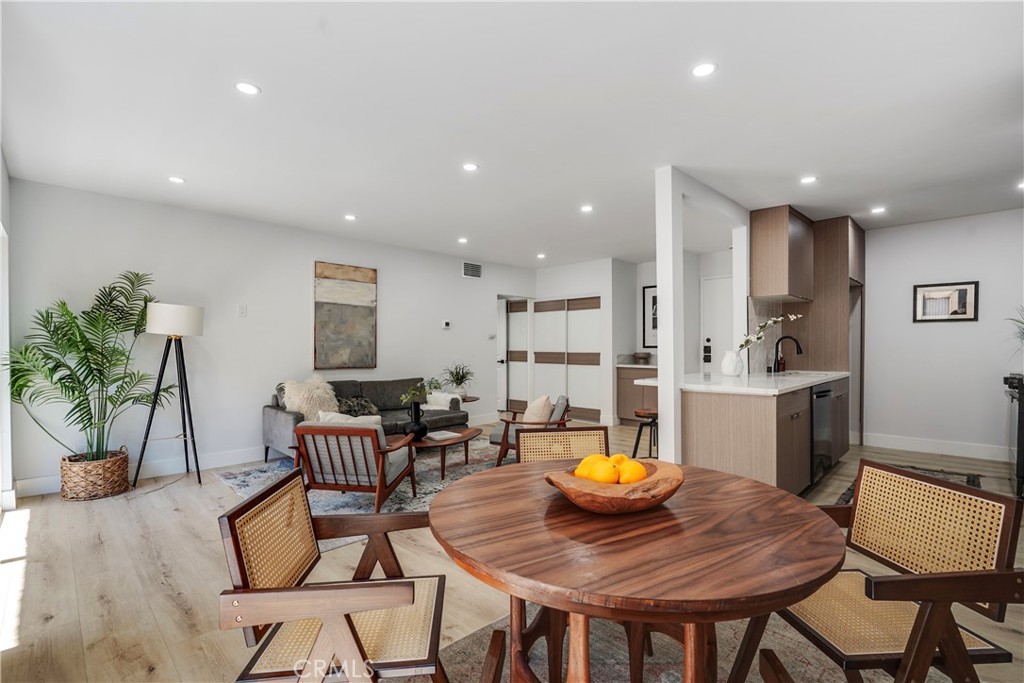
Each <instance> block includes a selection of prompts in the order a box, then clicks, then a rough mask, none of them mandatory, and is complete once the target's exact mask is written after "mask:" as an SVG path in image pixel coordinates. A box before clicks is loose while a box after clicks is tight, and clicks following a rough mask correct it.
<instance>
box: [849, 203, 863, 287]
mask: <svg viewBox="0 0 1024 683" xmlns="http://www.w3.org/2000/svg"><path fill="white" fill-rule="evenodd" d="M849 231H850V241H849V245H848V246H849V249H850V280H852V281H853V282H855V283H856V284H858V285H862V284H864V228H862V227H860V226H859V225H857V224H856V223H855V222H854V220H853V219H852V218H851V219H850V228H849Z"/></svg>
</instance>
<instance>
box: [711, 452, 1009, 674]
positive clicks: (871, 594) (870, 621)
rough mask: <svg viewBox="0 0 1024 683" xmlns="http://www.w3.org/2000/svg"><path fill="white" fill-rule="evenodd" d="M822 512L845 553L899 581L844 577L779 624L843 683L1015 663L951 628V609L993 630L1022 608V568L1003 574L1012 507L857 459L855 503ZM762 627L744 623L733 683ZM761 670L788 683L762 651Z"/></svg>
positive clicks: (758, 622) (855, 574)
mask: <svg viewBox="0 0 1024 683" xmlns="http://www.w3.org/2000/svg"><path fill="white" fill-rule="evenodd" d="M822 509H823V510H824V511H825V512H826V513H827V514H829V515H830V516H831V517H832V519H833V520H835V522H836V523H837V524H838V525H839V526H840V527H844V528H848V529H849V533H848V535H847V542H846V544H847V546H848V547H850V548H852V549H854V550H857V551H858V552H860V553H862V554H864V555H866V556H868V557H871V558H873V559H875V560H877V561H878V562H881V563H882V564H884V565H886V566H888V567H890V568H892V569H894V570H896V571H897V572H900V574H898V575H892V576H868V575H867V574H865V573H863V572H860V571H856V570H843V571H841V572H839V574H837V575H836V576H835V577H834V578H833V579H832V580H831V581H830V582H828V583H827V584H825V585H824V586H822V587H821V588H820V589H819V590H818V591H817V592H816V593H814V594H813V595H811V596H810V597H809V598H807V599H806V600H804V601H803V602H800V603H797V604H796V605H793V606H792V607H790V608H788V609H785V610H782V611H781V612H779V613H778V614H779V616H781V617H782V618H783V619H785V620H786V621H787V622H788V623H789V624H791V625H792V626H793V627H794V628H795V629H796V630H797V631H799V632H800V633H801V634H802V635H803V636H804V637H806V638H807V639H808V640H810V641H811V643H813V644H814V645H815V646H817V647H818V648H819V649H820V650H821V651H822V652H823V653H824V654H825V655H826V656H828V657H829V658H830V659H832V661H834V662H836V663H837V664H838V665H839V666H841V667H842V668H843V671H844V673H845V675H846V678H847V680H849V681H861V680H862V678H861V675H860V670H863V669H882V670H884V671H886V672H888V673H890V674H891V675H893V676H894V677H895V679H896V681H897V683H908V682H910V681H914V682H918V683H919V682H920V681H923V680H924V679H925V677H926V676H927V675H928V669H929V668H930V667H932V666H935V667H937V668H938V669H940V670H942V671H943V672H944V673H945V674H946V675H948V676H949V677H950V678H951V679H952V680H953V681H957V682H959V681H973V682H976V681H978V680H979V678H978V675H977V673H976V672H975V670H974V664H978V663H999V662H1009V661H1012V659H1013V658H1012V656H1011V654H1010V653H1009V652H1008V651H1006V650H1005V649H1003V648H1001V647H999V646H997V645H995V644H993V643H991V642H989V641H987V640H985V639H984V638H982V637H980V636H978V635H977V634H976V633H972V632H971V631H969V630H967V629H965V628H960V627H958V626H957V624H956V622H955V620H954V618H953V613H952V611H951V610H950V606H951V604H952V603H954V602H958V603H961V604H963V605H964V606H965V607H968V608H970V609H972V610H974V611H975V612H978V613H980V614H982V615H985V616H987V617H989V618H990V619H993V620H994V621H1000V622H1001V621H1003V619H1004V618H1005V613H1006V603H1019V602H1021V601H1022V596H1024V591H1022V590H1021V586H1022V584H1024V569H1014V568H1013V567H1012V564H1013V561H1014V556H1015V553H1016V549H1017V536H1018V532H1019V528H1020V520H1021V502H1020V501H1018V500H1016V499H1014V498H1010V497H1008V496H1001V495H998V494H994V493H989V492H986V491H981V490H978V489H974V488H969V487H967V486H963V485H960V484H953V483H950V482H947V481H943V480H941V479H936V478H934V477H928V476H924V475H921V474H917V473H915V472H910V471H907V470H901V469H898V468H895V467H891V466H888V465H882V464H879V463H875V462H870V461H867V460H862V461H861V464H860V471H859V472H858V475H857V486H856V489H855V493H854V498H853V502H852V504H851V505H832V506H825V507H823V508H822ZM915 603H917V604H915ZM768 616H769V615H764V616H761V617H755V618H753V619H751V620H750V623H749V624H748V626H747V632H746V634H745V635H744V637H743V642H742V644H741V646H740V650H739V654H738V655H737V658H736V661H735V663H734V664H733V669H732V673H731V674H730V676H729V681H730V683H738V682H739V681H744V680H746V677H747V673H748V671H749V669H750V665H751V661H752V659H753V655H754V653H755V652H756V651H757V646H758V643H759V642H760V640H761V636H762V635H763V633H764V629H765V626H766V625H767V623H768ZM760 666H761V670H762V671H767V672H768V674H767V675H765V674H762V675H764V676H765V680H766V681H779V682H780V683H785V681H787V680H790V679H789V677H788V674H787V673H786V672H785V670H784V669H783V668H782V664H781V662H779V661H778V658H777V657H775V656H774V653H771V652H770V651H765V652H763V653H762V657H761V662H760Z"/></svg>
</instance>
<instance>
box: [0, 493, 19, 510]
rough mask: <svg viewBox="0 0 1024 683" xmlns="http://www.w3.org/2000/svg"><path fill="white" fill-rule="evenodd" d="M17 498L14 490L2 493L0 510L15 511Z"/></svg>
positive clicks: (0, 495) (0, 494)
mask: <svg viewBox="0 0 1024 683" xmlns="http://www.w3.org/2000/svg"><path fill="white" fill-rule="evenodd" d="M16 499H17V496H16V495H15V493H14V489H7V490H6V491H0V510H13V509H14V507H15V505H16Z"/></svg>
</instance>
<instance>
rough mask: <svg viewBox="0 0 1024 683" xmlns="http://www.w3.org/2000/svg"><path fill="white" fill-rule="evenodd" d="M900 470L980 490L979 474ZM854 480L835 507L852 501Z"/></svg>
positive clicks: (910, 467)
mask: <svg viewBox="0 0 1024 683" xmlns="http://www.w3.org/2000/svg"><path fill="white" fill-rule="evenodd" d="M899 467H901V468H902V469H905V470H913V471H914V472H920V473H921V474H927V475H928V476H930V477H935V478H936V479H943V480H945V481H951V482H954V483H957V484H966V485H967V486H973V487H974V488H976V489H980V488H981V475H980V474H964V473H963V472H947V471H946V470H930V469H928V468H927V467H914V466H913V465H900V466H899ZM856 483H857V482H856V480H854V482H853V483H852V484H850V487H849V488H848V489H846V490H845V491H843V494H842V495H841V496H839V497H838V498H836V505H847V504H849V503H850V501H852V500H853V487H854V486H855V485H856Z"/></svg>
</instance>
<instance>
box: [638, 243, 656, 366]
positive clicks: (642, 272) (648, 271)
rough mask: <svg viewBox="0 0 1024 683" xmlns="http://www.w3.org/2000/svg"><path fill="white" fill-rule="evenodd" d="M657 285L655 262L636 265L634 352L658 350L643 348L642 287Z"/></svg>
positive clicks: (653, 351)
mask: <svg viewBox="0 0 1024 683" xmlns="http://www.w3.org/2000/svg"><path fill="white" fill-rule="evenodd" d="M657 284H658V263H657V261H647V262H646V263H638V264H636V295H635V296H636V303H635V306H636V351H649V352H650V353H652V354H657V353H658V349H645V348H644V287H656V286H657Z"/></svg>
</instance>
